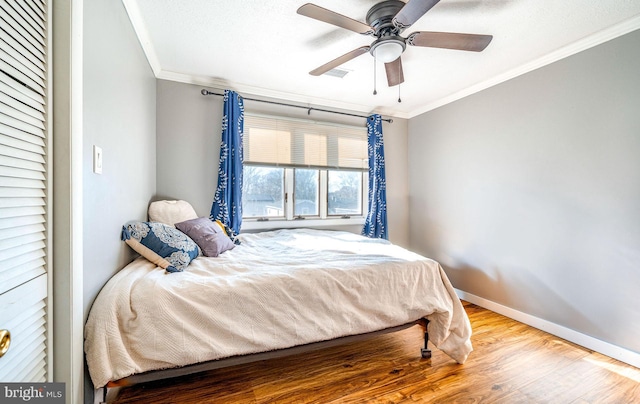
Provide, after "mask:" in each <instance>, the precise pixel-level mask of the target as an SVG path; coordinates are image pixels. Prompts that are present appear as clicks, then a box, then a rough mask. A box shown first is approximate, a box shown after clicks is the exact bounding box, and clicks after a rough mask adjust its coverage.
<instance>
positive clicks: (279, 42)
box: [122, 0, 640, 118]
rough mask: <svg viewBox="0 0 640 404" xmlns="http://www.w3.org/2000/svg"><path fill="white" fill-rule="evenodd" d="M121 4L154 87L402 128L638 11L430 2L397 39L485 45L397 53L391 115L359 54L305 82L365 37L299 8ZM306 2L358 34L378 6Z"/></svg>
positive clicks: (639, 21) (501, 1)
mask: <svg viewBox="0 0 640 404" xmlns="http://www.w3.org/2000/svg"><path fill="white" fill-rule="evenodd" d="M122 1H123V3H124V4H125V7H126V9H127V11H128V13H129V16H130V18H131V20H132V23H133V25H134V28H135V30H136V33H137V34H138V37H139V39H140V42H141V43H142V45H143V48H144V50H145V53H146V55H147V58H148V59H149V62H150V64H151V66H152V68H153V70H154V73H155V74H156V77H158V78H161V79H169V80H177V81H184V82H190V83H196V84H201V85H206V86H211V87H216V88H221V89H224V88H229V89H233V90H236V91H238V92H239V93H240V94H251V95H258V96H265V97H274V98H280V99H285V100H289V101H295V102H300V103H305V104H310V105H315V106H323V107H332V108H339V109H350V110H354V111H359V112H367V113H368V112H378V113H382V114H385V115H389V116H396V117H404V118H411V117H413V116H416V115H418V114H420V113H423V112H425V111H428V110H430V109H433V108H435V107H438V106H440V105H444V104H446V103H447V102H451V101H453V100H456V99H459V98H461V97H464V96H466V95H468V94H472V93H474V92H476V91H479V90H482V89H484V88H487V87H489V86H491V85H494V84H497V83H500V82H502V81H505V80H507V79H509V78H512V77H515V76H517V75H519V74H522V73H525V72H527V71H530V70H533V69H535V68H538V67H541V66H544V65H546V64H548V63H550V62H553V61H555V60H558V59H560V58H562V57H566V56H569V55H571V54H573V53H576V52H579V51H581V50H584V49H587V48H589V47H592V46H594V45H597V44H599V43H602V42H604V41H607V40H610V39H613V38H615V37H617V36H620V35H623V34H625V33H627V32H630V31H633V30H635V29H639V28H640V0H599V1H595V0H562V1H560V0H441V1H440V2H439V3H438V4H436V5H435V7H433V8H432V9H431V10H430V11H429V12H428V13H427V14H425V15H424V16H423V17H422V18H421V19H420V20H418V21H417V22H416V23H415V24H414V25H413V26H411V27H409V28H408V29H407V30H406V31H405V32H404V33H403V36H404V37H406V36H407V35H408V34H409V33H411V32H414V31H446V32H463V33H473V34H490V35H493V41H492V42H491V44H489V46H488V47H487V49H486V50H484V51H483V52H480V53H476V52H464V51H455V50H446V49H436V48H419V47H409V46H408V47H407V50H406V51H405V52H404V54H403V55H402V60H403V68H404V77H405V82H404V83H403V84H402V85H401V88H400V91H401V97H402V103H398V102H397V99H398V88H397V87H392V88H389V87H387V84H386V77H385V73H384V66H383V65H379V66H378V69H377V73H378V74H377V89H378V94H377V95H375V96H374V95H373V94H372V92H373V82H374V68H373V67H374V66H373V64H374V62H373V57H372V56H371V55H370V54H368V53H367V54H364V55H362V56H360V57H358V58H356V59H354V60H351V61H349V62H347V63H345V64H344V65H342V66H341V68H343V69H346V70H349V73H348V74H347V75H346V76H345V77H344V78H342V79H340V78H336V77H330V76H320V77H314V76H310V75H309V74H308V72H309V71H310V70H312V69H314V68H316V67H318V66H320V65H322V64H324V63H326V62H329V61H330V60H332V59H334V58H336V57H338V56H341V55H343V54H345V53H347V52H349V51H351V50H354V49H356V48H358V47H360V46H363V45H369V44H370V43H371V42H372V40H373V37H370V36H364V35H360V34H356V33H354V32H351V31H347V30H345V29H341V28H338V27H335V26H332V25H329V24H326V23H323V22H320V21H316V20H313V19H310V18H308V17H303V16H301V15H298V14H297V13H296V10H297V9H298V7H300V6H301V5H302V4H304V3H305V2H306V1H305V0H273V1H269V0H190V1H177V0H122ZM313 2H314V4H317V5H319V6H321V7H324V8H327V9H330V10H333V11H335V12H337V13H340V14H343V15H346V16H348V17H351V18H353V19H356V20H359V21H362V22H364V21H365V15H366V13H367V11H368V9H369V8H370V7H371V6H372V5H374V4H376V3H377V2H379V0H352V1H344V0H313ZM639 46H640V44H639Z"/></svg>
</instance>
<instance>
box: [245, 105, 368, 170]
mask: <svg viewBox="0 0 640 404" xmlns="http://www.w3.org/2000/svg"><path fill="white" fill-rule="evenodd" d="M244 161H245V163H253V164H260V165H275V166H293V167H314V168H329V169H358V170H366V169H367V168H368V157H367V129H366V128H365V127H364V126H363V127H357V126H344V125H336V124H330V123H317V122H311V121H303V120H295V119H290V118H282V117H269V116H258V115H249V114H247V115H245V119H244Z"/></svg>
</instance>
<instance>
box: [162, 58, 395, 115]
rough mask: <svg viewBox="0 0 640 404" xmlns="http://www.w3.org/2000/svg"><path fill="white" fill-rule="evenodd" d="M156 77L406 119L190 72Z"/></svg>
mask: <svg viewBox="0 0 640 404" xmlns="http://www.w3.org/2000/svg"><path fill="white" fill-rule="evenodd" d="M156 78H157V79H160V80H169V81H175V82H179V83H186V84H195V85H199V86H204V87H210V88H216V89H219V90H225V89H230V90H233V91H237V92H239V93H241V94H242V93H244V94H246V95H251V96H257V97H265V98H272V99H277V100H286V101H288V102H296V103H300V104H303V105H306V106H310V107H325V108H330V109H334V110H344V111H349V112H357V113H362V114H367V115H368V114H372V113H376V114H380V115H384V116H389V117H391V118H402V119H407V114H405V113H401V112H398V111H391V110H385V109H376V110H374V111H371V109H369V108H367V107H366V106H363V105H358V104H351V103H346V102H337V101H333V100H327V99H324V98H315V97H307V96H302V95H299V94H293V93H287V92H284V91H276V90H269V89H266V88H261V87H255V86H249V85H245V84H239V83H234V82H230V81H227V80H222V79H217V78H213V77H208V76H198V75H192V74H183V73H177V72H170V71H166V70H160V71H159V73H158V74H157V75H156Z"/></svg>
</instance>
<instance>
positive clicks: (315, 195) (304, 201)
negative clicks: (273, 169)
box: [293, 168, 320, 217]
mask: <svg viewBox="0 0 640 404" xmlns="http://www.w3.org/2000/svg"><path fill="white" fill-rule="evenodd" d="M293 173H294V185H293V196H294V203H293V215H294V216H296V217H302V216H319V214H320V199H319V196H320V171H319V170H314V169H308V168H296V169H294V171H293Z"/></svg>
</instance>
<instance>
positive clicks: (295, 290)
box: [85, 229, 472, 388]
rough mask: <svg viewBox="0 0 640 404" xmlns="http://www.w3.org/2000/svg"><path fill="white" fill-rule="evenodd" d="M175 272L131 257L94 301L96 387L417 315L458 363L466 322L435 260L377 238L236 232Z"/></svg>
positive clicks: (89, 335) (88, 333) (89, 348)
mask: <svg viewBox="0 0 640 404" xmlns="http://www.w3.org/2000/svg"><path fill="white" fill-rule="evenodd" d="M241 239H242V244H241V245H239V246H237V247H236V248H234V249H233V250H230V251H227V252H225V253H223V254H221V255H220V256H219V257H216V258H207V257H199V258H197V259H196V260H194V261H193V262H192V263H191V264H190V265H189V266H188V267H187V269H186V270H185V271H184V272H182V273H172V274H168V273H165V271H164V270H161V269H159V268H157V267H156V266H155V265H153V264H151V263H149V262H148V261H146V260H144V259H143V258H138V259H136V260H135V261H134V262H132V263H131V264H129V265H128V266H126V267H125V268H124V269H122V270H121V271H120V272H118V273H117V274H116V275H115V276H114V277H113V278H112V279H111V280H110V281H109V282H108V283H107V284H106V285H105V286H104V288H103V289H102V291H101V292H100V294H99V296H98V297H97V299H96V301H95V303H94V305H93V307H92V308H91V313H90V315H89V319H88V321H87V324H86V328H85V351H86V358H87V363H88V365H89V371H90V373H91V378H92V380H93V384H94V385H95V387H96V388H99V387H102V386H104V385H105V384H106V383H107V382H109V381H112V380H117V379H121V378H123V377H126V376H129V375H132V374H136V373H141V372H146V371H149V370H157V369H165V368H172V367H178V366H184V365H189V364H193V363H198V362H203V361H208V360H213V359H221V358H225V357H229V356H233V355H242V354H250V353H257V352H265V351H269V350H274V349H279V348H288V347H291V346H295V345H300V344H307V343H311V342H317V341H323V340H329V339H333V338H337V337H341V336H345V335H352V334H360V333H366V332H371V331H377V330H380V329H383V328H387V327H393V326H397V325H401V324H404V323H408V322H410V321H413V320H417V319H420V318H422V317H426V318H428V319H429V320H431V323H430V324H429V337H430V341H432V342H433V343H434V344H435V345H436V346H437V347H438V348H440V349H441V350H443V351H444V352H446V353H447V354H448V355H449V356H451V357H452V358H453V359H454V360H456V361H457V362H459V363H463V362H464V361H465V360H466V358H467V356H468V355H469V353H470V352H471V350H472V348H471V342H470V336H471V326H470V324H469V320H468V318H467V316H466V313H465V312H464V309H463V307H462V305H461V303H460V300H459V299H458V298H457V296H456V295H455V292H454V290H453V288H452V286H451V284H450V282H449V280H448V279H447V277H446V275H445V273H444V272H443V270H442V268H441V267H440V265H439V264H438V263H437V262H435V261H432V260H430V259H427V258H424V257H422V256H420V255H417V254H414V253H412V252H409V251H407V250H405V249H403V248H401V247H398V246H395V245H393V244H390V243H388V242H386V241H383V240H373V239H367V238H364V237H361V236H358V235H354V234H351V233H345V232H328V231H326V232H324V231H318V230H308V229H301V230H279V231H275V232H266V233H258V234H245V235H242V236H241Z"/></svg>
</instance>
